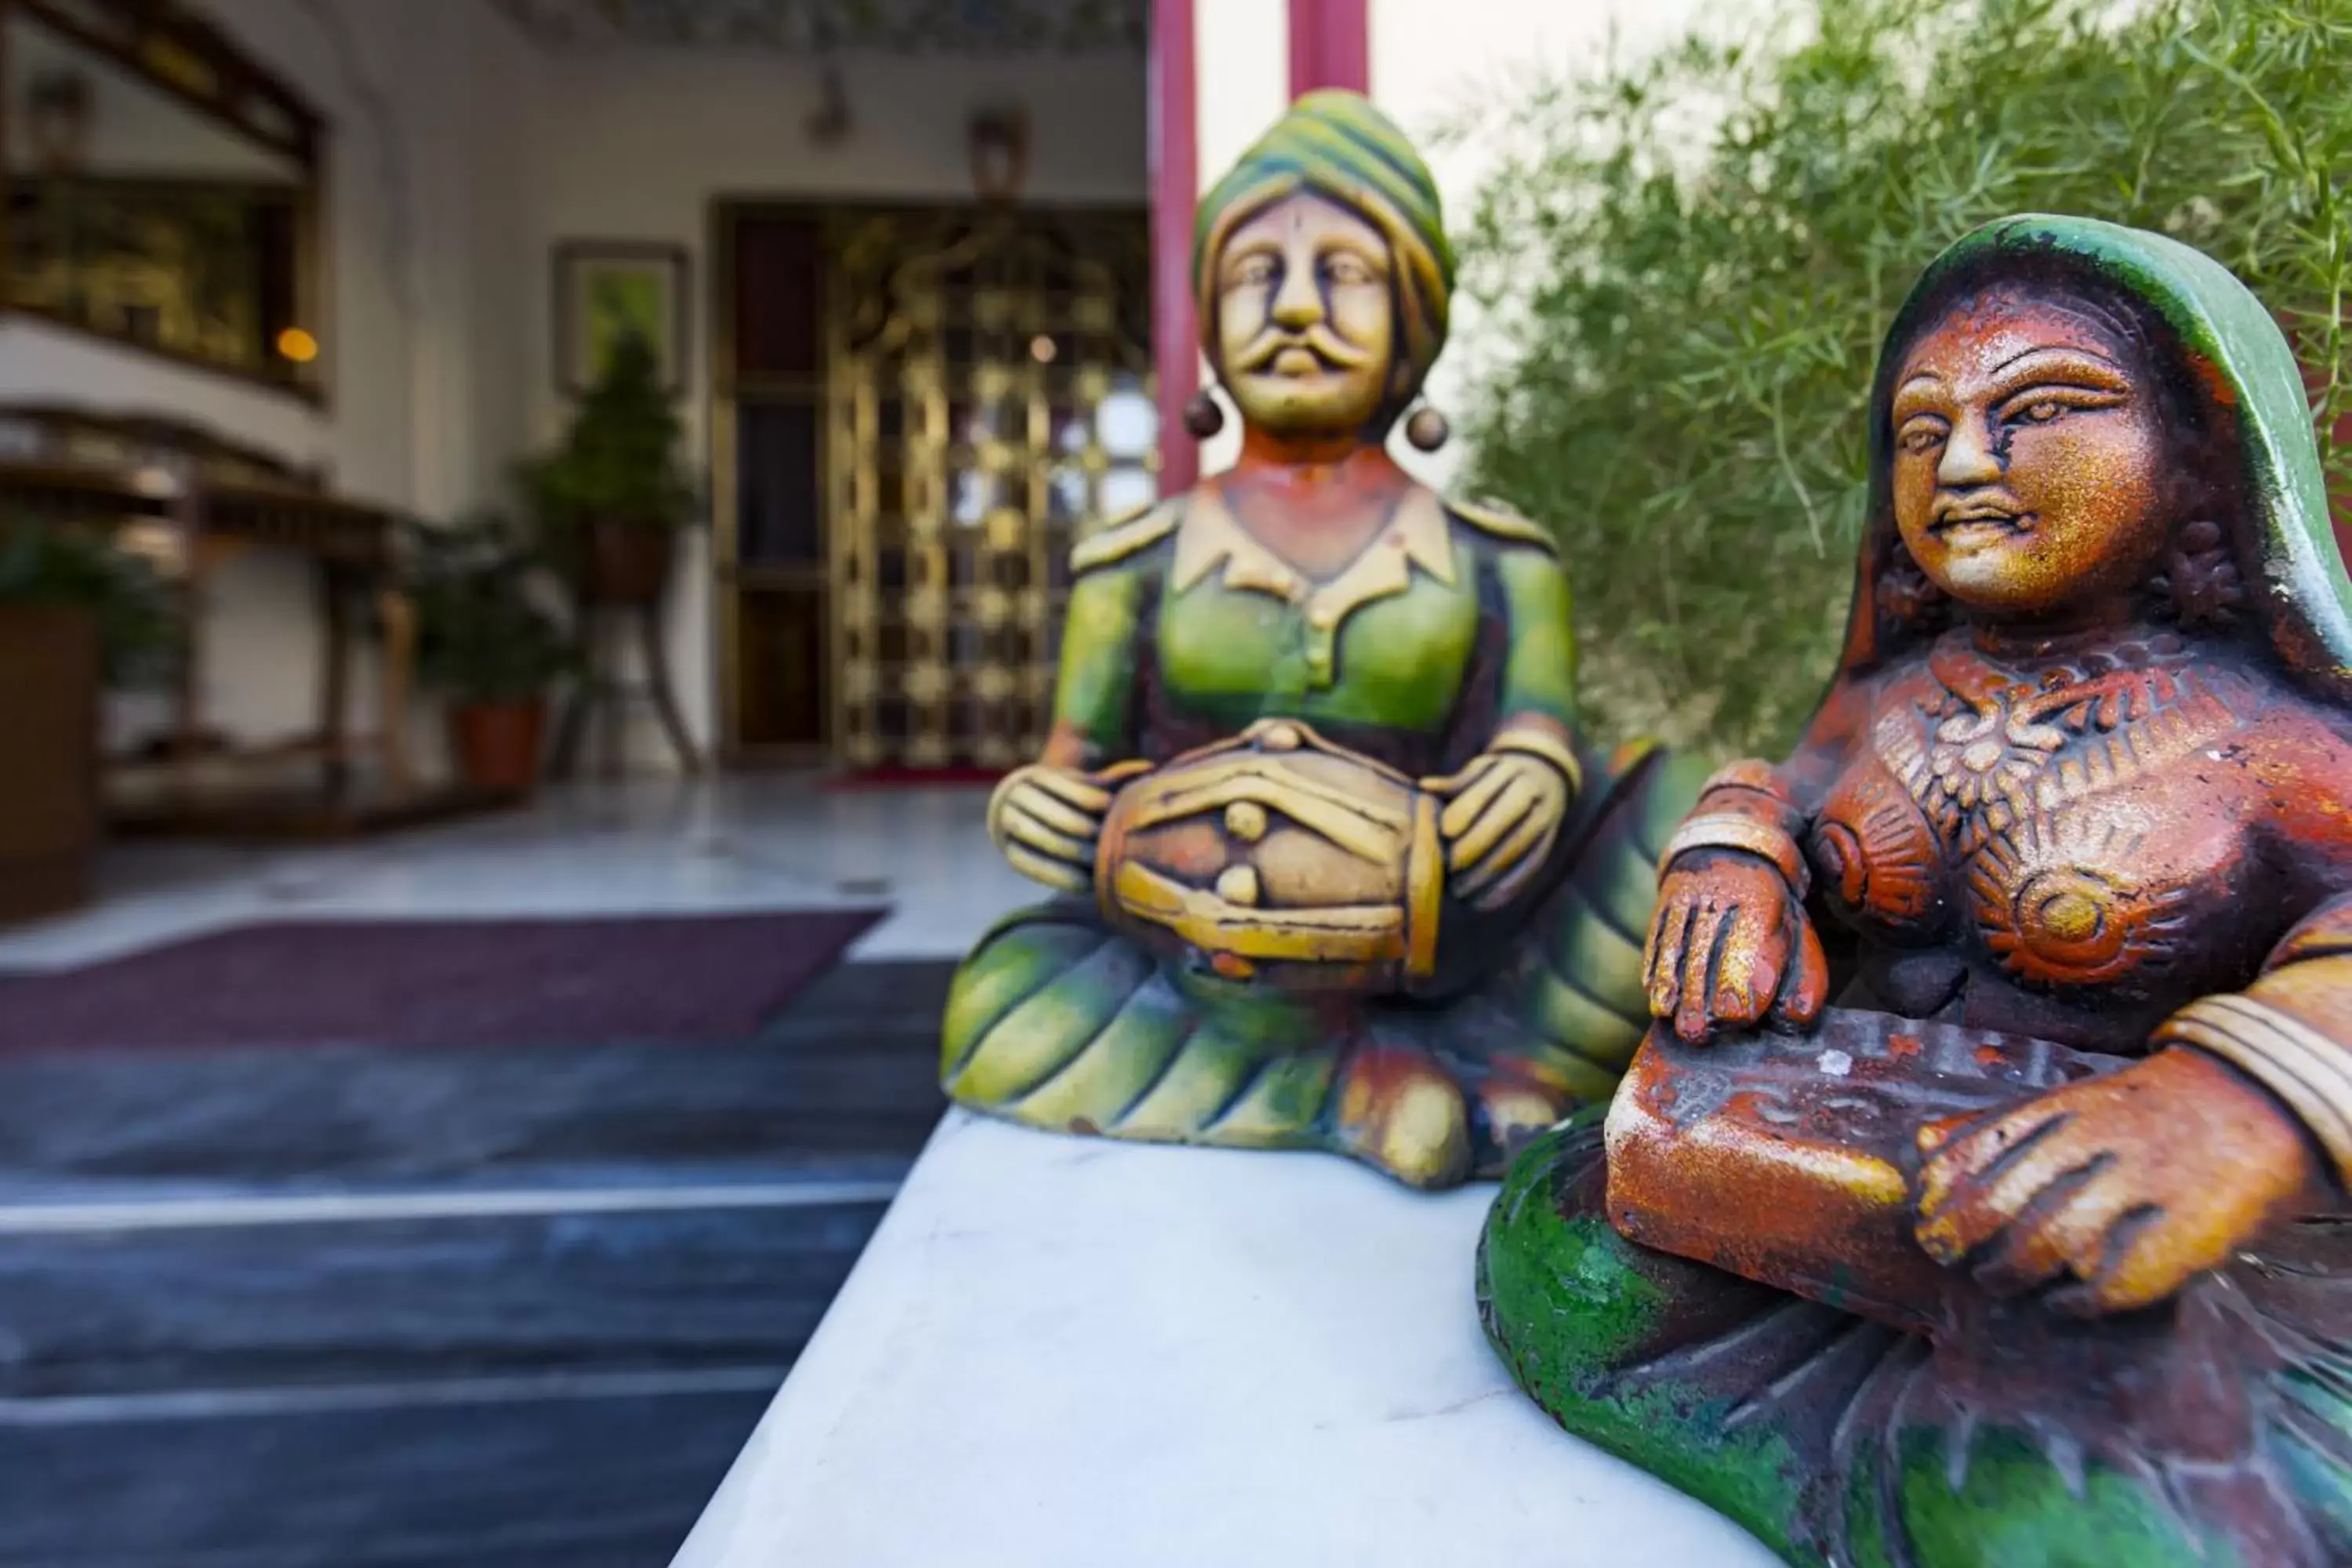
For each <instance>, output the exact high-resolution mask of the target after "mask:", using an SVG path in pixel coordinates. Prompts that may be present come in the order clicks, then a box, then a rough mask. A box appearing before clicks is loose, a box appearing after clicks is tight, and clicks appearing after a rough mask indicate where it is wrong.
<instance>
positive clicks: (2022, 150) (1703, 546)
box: [1462, 0, 2352, 754]
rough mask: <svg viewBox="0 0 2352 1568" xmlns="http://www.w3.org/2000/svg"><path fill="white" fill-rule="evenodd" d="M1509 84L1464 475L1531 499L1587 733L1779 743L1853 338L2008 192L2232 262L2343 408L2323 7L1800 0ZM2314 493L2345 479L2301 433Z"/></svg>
mask: <svg viewBox="0 0 2352 1568" xmlns="http://www.w3.org/2000/svg"><path fill="white" fill-rule="evenodd" d="M1778 10H1779V13H1780V20H1779V22H1778V23H1777V25H1770V26H1761V27H1760V28H1759V29H1756V30H1751V31H1750V32H1749V33H1748V35H1746V36H1742V37H1729V36H1727V35H1724V34H1719V33H1713V32H1708V31H1706V30H1704V29H1703V30H1702V31H1701V32H1700V33H1698V34H1695V35H1693V36H1692V37H1687V38H1685V39H1684V40H1682V41H1681V42H1679V43H1678V44H1676V45H1675V46H1674V47H1670V48H1667V49H1665V50H1664V51H1661V52H1659V53H1657V54H1655V55H1654V56H1651V57H1649V58H1644V59H1642V60H1639V61H1635V62H1633V63H1630V64H1617V63H1612V65H1611V66H1609V67H1608V68H1604V69H1602V70H1601V71H1600V72H1598V73H1595V74H1592V75H1589V76H1584V77H1580V78H1573V79H1551V80H1549V81H1546V82H1543V83H1541V84H1539V85H1538V87H1537V88H1536V89H1535V90H1533V91H1532V92H1529V93H1528V94H1525V95H1519V94H1509V95H1505V96H1506V97H1507V100H1508V101H1507V102H1500V103H1498V104H1497V105H1496V107H1495V109H1494V110H1492V111H1491V113H1490V114H1489V115H1488V116H1486V118H1484V119H1483V120H1481V121H1475V122H1474V124H1475V126H1476V128H1478V129H1480V130H1481V131H1482V132H1485V133H1486V134H1488V135H1491V136H1493V137H1494V138H1496V141H1497V142H1499V144H1500V145H1501V146H1502V147H1503V149H1504V153H1503V156H1502V159H1501V162H1500V163H1499V164H1498V165H1497V167H1496V169H1495V171H1494V173H1493V174H1492V176H1491V177H1490V178H1489V179H1488V180H1487V181H1486V184H1485V185H1484V187H1483V188H1482V190H1481V192H1480V194H1479V196H1478V199H1477V201H1476V202H1475V206H1474V210H1473V212H1472V214H1471V216H1470V221H1469V225H1468V231H1467V233H1466V235H1465V243H1464V245H1463V247H1462V249H1463V254H1464V259H1465V289H1467V290H1468V291H1469V293H1470V294H1471V295H1472V296H1473V297H1475V298H1476V299H1478V300H1480V301H1481V302H1482V303H1483V304H1484V305H1485V306H1486V308H1487V309H1488V310H1490V311H1491V312H1493V316H1492V318H1491V319H1492V320H1493V321H1495V323H1496V327H1497V329H1498V332H1499V335H1498V338H1497V340H1496V341H1498V342H1507V343H1508V344H1510V345H1511V347H1512V351H1513V353H1514V354H1515V356H1516V357H1515V359H1514V361H1513V362H1512V363H1508V364H1507V366H1506V367H1505V368H1504V370H1503V372H1502V374H1499V375H1497V376H1496V377H1494V378H1493V379H1491V380H1489V381H1488V382H1487V383H1486V384H1485V385H1484V386H1482V387H1480V388H1478V389H1477V391H1476V394H1475V405H1474V406H1472V407H1471V408H1469V409H1468V410H1466V416H1465V421H1464V424H1465V433H1466V434H1467V436H1468V437H1469V447H1470V452H1469V459H1468V474H1467V478H1468V479H1470V480H1471V481H1472V482H1474V483H1475V484H1477V485H1478V486H1479V487H1480V488H1482V489H1486V491H1488V492H1490V493H1492V494H1494V495H1496V496H1497V497H1500V498H1502V499H1504V500H1508V501H1511V502H1513V503H1515V504H1516V505H1517V507H1519V508H1520V509H1521V510H1524V511H1526V512H1527V513H1528V515H1529V516H1532V517H1540V518H1543V519H1545V520H1547V521H1549V522H1550V523H1552V524H1554V525H1555V526H1556V527H1557V528H1558V529H1559V537H1560V540H1561V543H1562V546H1563V549H1564V550H1565V552H1566V554H1567V557H1568V561H1569V564H1570V571H1571V574H1572V580H1573V582H1574V584H1575V587H1576V593H1577V614H1578V620H1579V631H1580V637H1581V641H1580V652H1581V654H1582V659H1583V665H1584V684H1585V689H1584V693H1583V697H1584V701H1585V705H1586V708H1587V710H1588V712H1589V713H1590V715H1591V718H1592V720H1593V721H1594V722H1595V724H1596V726H1597V727H1598V728H1600V729H1601V730H1603V731H1615V732H1618V733H1625V732H1632V731H1650V732H1654V733H1663V734H1665V735H1666V736H1668V737H1669V738H1671V739H1675V740H1676V741H1679V742H1684V743H1687V744H1695V745H1696V746H1698V747H1700V748H1702V749H1704V750H1707V751H1711V752H1761V753H1766V754H1773V753H1777V752H1780V751H1783V750H1785V748H1786V747H1787V745H1788V744H1789V742H1790V740H1791V739H1792V738H1793V736H1794V733H1795V731H1796V729H1797V728H1798V727H1799V726H1800V725H1801V723H1802V721H1803V720H1804V718H1805V717H1806V715H1807V714H1808V713H1809V712H1810V711H1811V707H1812V704H1813V703H1814V701H1815V700H1816V699H1817V698H1818V696H1819V694H1820V692H1821V689H1822V686H1823V684H1824V682H1825V681H1826V679H1827V678H1828V674H1829V670H1830V666H1831V662H1832V657H1833V655H1834V651H1835V645H1836V641H1837V636H1838V630H1839V628H1840V626H1842V624H1843V616H1844V609H1845V602H1846V597H1847V595H1848V593H1849V591H1850V588H1851V575H1852V572H1853V558H1854V551H1855V548H1856V541H1857V538H1858V533H1859V526H1860V521H1861V514H1862V508H1863V492H1864V399H1865V395H1866V392H1867V384H1868V381H1869V376H1870V369H1871V365H1872V362H1873V360H1874V356H1875V354H1876V352H1877V348H1878V342H1879V339H1880V337H1881V335H1882V334H1883V333H1884V331H1885V328H1886V325H1887V322H1888V321H1889V320H1890V319H1891V317H1892V315H1893V313H1894V310H1895V308H1896V306H1898V305H1899V304H1900V303H1901V301H1902V299H1903V296H1904V294H1905V291H1906V289H1908V287H1909V285H1910V283H1911V281H1912V279H1914V278H1915V277H1916V275H1917V273H1918V271H1919V269H1920V268H1922V267H1923V266H1924V265H1925V264H1926V263H1927V261H1928V260H1929V259H1930V258H1932V257H1933V256H1934V255H1935V254H1936V253H1937V251H1938V250H1939V249H1941V248H1942V247H1943V246H1944V245H1946V244H1947V243H1948V242H1949V241H1950V240H1952V239H1953V238H1955V237H1958V236H1959V235H1960V234H1962V233H1964V232H1966V231H1967V230H1969V229H1970V228H1972V227H1974V226H1977V225H1978V224H1979V223H1982V222H1985V221H1987V220H1989V219H1991V218H1995V217H1999V216H2003V215H2006V214H2009V213H2013V212H2053V213H2071V214H2079V215H2084V216H2093V217H2101V218H2107V219H2111V220H2114V221H2116V222H2120V223H2126V224H2131V225H2134V226H2139V227H2143V228H2153V229H2158V230H2161V231H2163V232H2166V233H2168V234H2171V235H2174V236H2176V237H2179V238H2181V239H2183V240H2185V241H2187V242H2189V243H2190V244H2193V245H2196V246H2198V247H2201V248H2203V249H2205V250H2206V251H2208V252H2210V254H2212V255H2213V256H2215V257H2217V258H2220V259H2221V261H2223V262H2225V263H2226V264H2228V265H2229V266H2230V267H2231V268H2233V269H2234V270H2235V271H2236V272H2237V273H2238V275H2239V276H2240V277H2241V278H2242V279H2245V281H2246V282H2247V283H2249V284H2250V285H2252V288H2253V289H2255V291H2256V292H2257V293H2258V294H2259V295H2260V296H2261V297H2262V298H2263V300H2265V301H2267V302H2268V303H2269V304H2270V305H2271V307H2272V308H2273V310H2274V311H2276V312H2277V313H2278V315H2279V317H2280V319H2281V321H2282V322H2283V323H2284V325H2285V326H2286V328H2287V330H2288V331H2289V334H2290V336H2291V337H2292V338H2293V340H2294V342H2295V345H2296V348H2297V351H2298V353H2299V354H2300V355H2301V357H2302V359H2303V361H2304V363H2305V365H2306V366H2308V367H2310V368H2311V370H2312V372H2313V389H2314V390H2313V398H2314V405H2315V414H2316V416H2318V417H2319V418H2320V419H2321V420H2322V422H2323V425H2324V426H2326V427H2331V428H2332V427H2333V425H2334V422H2335V420H2336V418H2337V417H2338V416H2341V415H2342V414H2344V413H2345V411H2346V410H2347V406H2352V398H2347V392H2352V388H2347V384H2346V375H2345V363H2344V341H2343V322H2344V314H2345V310H2346V306H2347V300H2346V295H2347V289H2352V209H2347V201H2352V190H2347V177H2352V99H2347V96H2346V92H2345V84H2346V83H2347V81H2352V0H2145V3H2143V4H2139V5H2136V6H2120V5H2116V3H2115V0H1806V3H1804V4H1794V3H1791V4H1789V5H1784V6H1781V7H1779V8H1778ZM2329 462H2330V478H2331V481H2332V482H2333V483H2334V484H2335V486H2336V489H2337V490H2338V492H2339V493H2342V492H2343V491H2344V490H2345V489H2347V486H2346V484H2345V482H2344V481H2346V480H2347V479H2352V465H2347V458H2346V454H2345V453H2344V452H2343V451H2342V450H2336V451H2331V452H2330V454H2329Z"/></svg>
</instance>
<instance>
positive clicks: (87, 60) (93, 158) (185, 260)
mask: <svg viewBox="0 0 2352 1568" xmlns="http://www.w3.org/2000/svg"><path fill="white" fill-rule="evenodd" d="M322 132H323V127H322V124H321V121H320V118H319V116H318V114H317V112H316V111H315V110H312V109H311V108H310V106H309V105H308V104H307V103H306V102H305V101H304V100H302V98H301V97H300V96H299V94H298V93H297V92H296V91H295V90H294V89H292V88H291V87H289V86H288V85H287V84H286V83H284V82H283V81H281V80H279V79H278V78H277V77H276V76H274V75H273V74H272V73H271V72H270V71H268V69H267V68H264V67H262V66H261V65H260V64H259V63H257V61H255V60H254V59H253V58H251V57H250V56H248V55H247V54H246V53H245V52H244V51H243V50H242V49H241V48H240V47H237V46H236V44H235V43H234V42H233V41H232V40H231V39H230V38H229V37H227V36H226V34H224V33H222V32H221V31H220V30H219V29H218V28H217V27H215V26H213V25H212V24H211V23H210V22H208V21H206V20H205V19H204V18H203V17H201V16H197V15H195V14H194V13H193V12H190V11H188V10H185V9H184V8H183V7H182V6H180V5H176V4H173V3H171V0H0V169H5V173H6V176H7V200H6V204H5V209H0V308H5V310H9V311H15V312H23V313H26V314H30V315H35V316H39V317H42V318H44V319H46V320H47V321H53V322H56V323H58V325H60V326H64V327H67V328H69V329H71V330H74V331H82V332H89V333H92V334H95V335H97V336H100V337H103V338H106V339H109V340H111V341H113V342H120V343H127V344H131V345H133V346H135V347H137V348H139V349H142V350H144V351H147V352H150V353H157V354H162V355H165V356H168V357H170V358H172V359H174V360H178V361H180V362H183V363H187V364H191V365H195V366H200V367H203V368H205V369H208V370H213V371H216V372H219V373H222V374H228V375H234V376H236V377H239V378H242V379H245V380H249V381H257V382H260V383H263V384H268V385H270V386H273V387H278V388H280V389H283V390H286V391H289V392H292V393H295V394H298V395H302V396H305V397H309V398H311V399H314V400H315V399H317V398H318V397H319V396H320V391H321V388H322V386H323V379H322V376H321V369H322V365H321V356H322V354H323V353H324V352H325V348H326V346H327V345H325V344H323V343H322V342H321V339H322V338H323V336H324V332H323V330H322V329H321V326H320V315H321V311H320V302H321V300H322V297H323V280H322V278H321V275H320V274H321V268H322V265H323V258H322V257H321V255H320V245H319V239H318V230H319V224H318V216H319V205H320V169H321V163H322V156H321V155H322V153H323V147H322Z"/></svg>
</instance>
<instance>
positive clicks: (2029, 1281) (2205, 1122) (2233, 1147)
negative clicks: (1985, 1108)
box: [1916, 1047, 2319, 1317]
mask: <svg viewBox="0 0 2352 1568" xmlns="http://www.w3.org/2000/svg"><path fill="white" fill-rule="evenodd" d="M1919 1148H1920V1152H1922V1153H1924V1154H1927V1156H1928V1159H1927V1164H1926V1165H1925V1166H1924V1167H1923V1168H1922V1169H1921V1171H1920V1173H1919V1182H1918V1189H1917V1199H1918V1207H1919V1223H1918V1227H1917V1230H1916V1235H1917V1237H1918V1238H1919V1245H1920V1246H1921V1247H1925V1248H1927V1253H1928V1256H1930V1257H1932V1258H1935V1259H1936V1260H1937V1262H1939V1263H1943V1264H1948V1265H1949V1266H1951V1267H1953V1268H1967V1269H1968V1270H1969V1273H1970V1275H1971V1276H1972V1277H1973V1278H1974V1279H1976V1281H1977V1283H1978V1284H1979V1285H1981V1286H1982V1287H1984V1289H1986V1290H1988V1291H1990V1292H1991V1293H1992V1294H1993V1295H1996V1296H2011V1295H2016V1294H2018V1293H2019V1292H2021V1291H2024V1290H2030V1289H2033V1288H2034V1287H2036V1286H2038V1285H2041V1284H2042V1283H2044V1282H2045V1281H2048V1280H2051V1279H2056V1278H2058V1277H2059V1276H2061V1275H2065V1276H2069V1277H2071V1278H2072V1279H2073V1280H2074V1283H2073V1284H2069V1285H2066V1286H2063V1287H2062V1288H2061V1289H2057V1290H2055V1291H2053V1293H2052V1295H2051V1298H2050V1304H2051V1306H2052V1307H2053V1308H2054V1309H2056V1310H2060V1311H2063V1312H2068V1313H2072V1314H2074V1315H2075V1316H2078V1317H2092V1316H2095V1315H2098V1314H2101V1313H2105V1312H2124V1311H2129V1310H2133V1309H2134V1308H2137V1307H2146V1306H2149V1305H2152V1304H2154V1303H2155V1302H2158V1301H2161V1300H2165V1299H2166V1298H2167V1297H2168V1296H2170V1295H2172V1294H2173V1293H2174V1292H2175V1291H2177V1290H2179V1289H2180V1288H2181V1287H2182V1286H2183V1285H2185V1284H2187V1283H2188V1282H2189V1279H2192V1278H2194V1277H2195V1276H2196V1275H2198V1274H2200V1273H2202V1272H2204V1271H2205V1270H2206V1269H2209V1268H2218V1267H2219V1266H2221V1264H2223V1263H2225V1262H2227V1261H2228V1260H2229V1258H2230V1256H2231V1254H2232V1253H2233V1252H2235V1251H2237V1250H2238V1248H2240V1247H2242V1246H2244V1245H2245V1244H2246V1243H2247V1242H2249V1241H2251V1240H2252V1239H2253V1237H2255V1236H2256V1235H2257V1234H2259V1233H2260V1232H2261V1231H2262V1230H2263V1228H2264V1227H2266V1226H2269V1225H2270V1224H2271V1223H2272V1222H2273V1221H2274V1220H2277V1219H2280V1218H2283V1217H2285V1216H2286V1215H2288V1214H2289V1213H2291V1212H2292V1210H2293V1208H2294V1201H2295V1200H2296V1199H2297V1198H2299V1197H2301V1196H2302V1195H2304V1194H2305V1193H2306V1192H2308V1191H2310V1190H2311V1189H2312V1187H2313V1184H2314V1183H2315V1181H2317V1179H2318V1178H2319V1168H2318V1163H2317V1161H2316V1160H2315V1159H2314V1157H2313V1155H2312V1153H2311V1151H2310V1148H2309V1146H2308V1142H2307V1141H2306V1140H2305V1136H2304V1133H2303V1130H2302V1129H2301V1128H2300V1127H2299V1126H2298V1125H2297V1124H2296V1123H2295V1121H2294V1119H2293V1118H2292V1117H2291V1116H2290V1115H2289V1114H2288V1113H2287V1111H2286V1110H2285V1108H2284V1106H2282V1105H2280V1104H2279V1103H2278V1102H2277V1101H2276V1100H2273V1099H2272V1098H2271V1096H2270V1094H2269V1092H2268V1091H2267V1090H2265V1089H2261V1088H2258V1087H2257V1086H2256V1085H2255V1084H2254V1083H2253V1082H2252V1080H2251V1079H2245V1078H2242V1077H2241V1076H2240V1075H2239V1074H2238V1072H2237V1071H2236V1070H2235V1069H2234V1068H2230V1067H2228V1066H2226V1065H2224V1064H2223V1063H2221V1062H2220V1061H2218V1060H2216V1059H2214V1058H2211V1057H2209V1056H2206V1055H2204V1054H2203V1053H2202V1052H2200V1051H2197V1050H2193V1049H2189V1048H2186V1047H2176V1048H2173V1049H2170V1050H2165V1051H2159V1052H2158V1054H2156V1055H2155V1056H2152V1057H2149V1058H2146V1059H2144V1060H2142V1061H2138V1062H2135V1063H2133V1064H2132V1065H2131V1066H2130V1067H2127V1068H2121V1069H2120V1070H2118V1071H2116V1072H2112V1073H2108V1074H2105V1076H2103V1077H2099V1078H2091V1079H2083V1080H2081V1081H2080V1082H2077V1083H2070V1084H2068V1085H2066V1086H2065V1087H2064V1088H2063V1089H2052V1090H2050V1091H2049V1092H2048V1093H2046V1094H2042V1095H2037V1096H2035V1097H2034V1098H2033V1099H2032V1100H2027V1101H2026V1102H2025V1103H2024V1104H2022V1105H2020V1106H2017V1107H2015V1108H2014V1109H2012V1110H2005V1111H2001V1112H2000V1113H1998V1114H1996V1115H1994V1116H1991V1117H1989V1118H1979V1119H1973V1120H1967V1121H1958V1122H1957V1124H1955V1123H1949V1122H1947V1123H1937V1124H1935V1125H1931V1126H1928V1127H1925V1128H1922V1129H1921V1130H1920V1131H1919Z"/></svg>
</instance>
